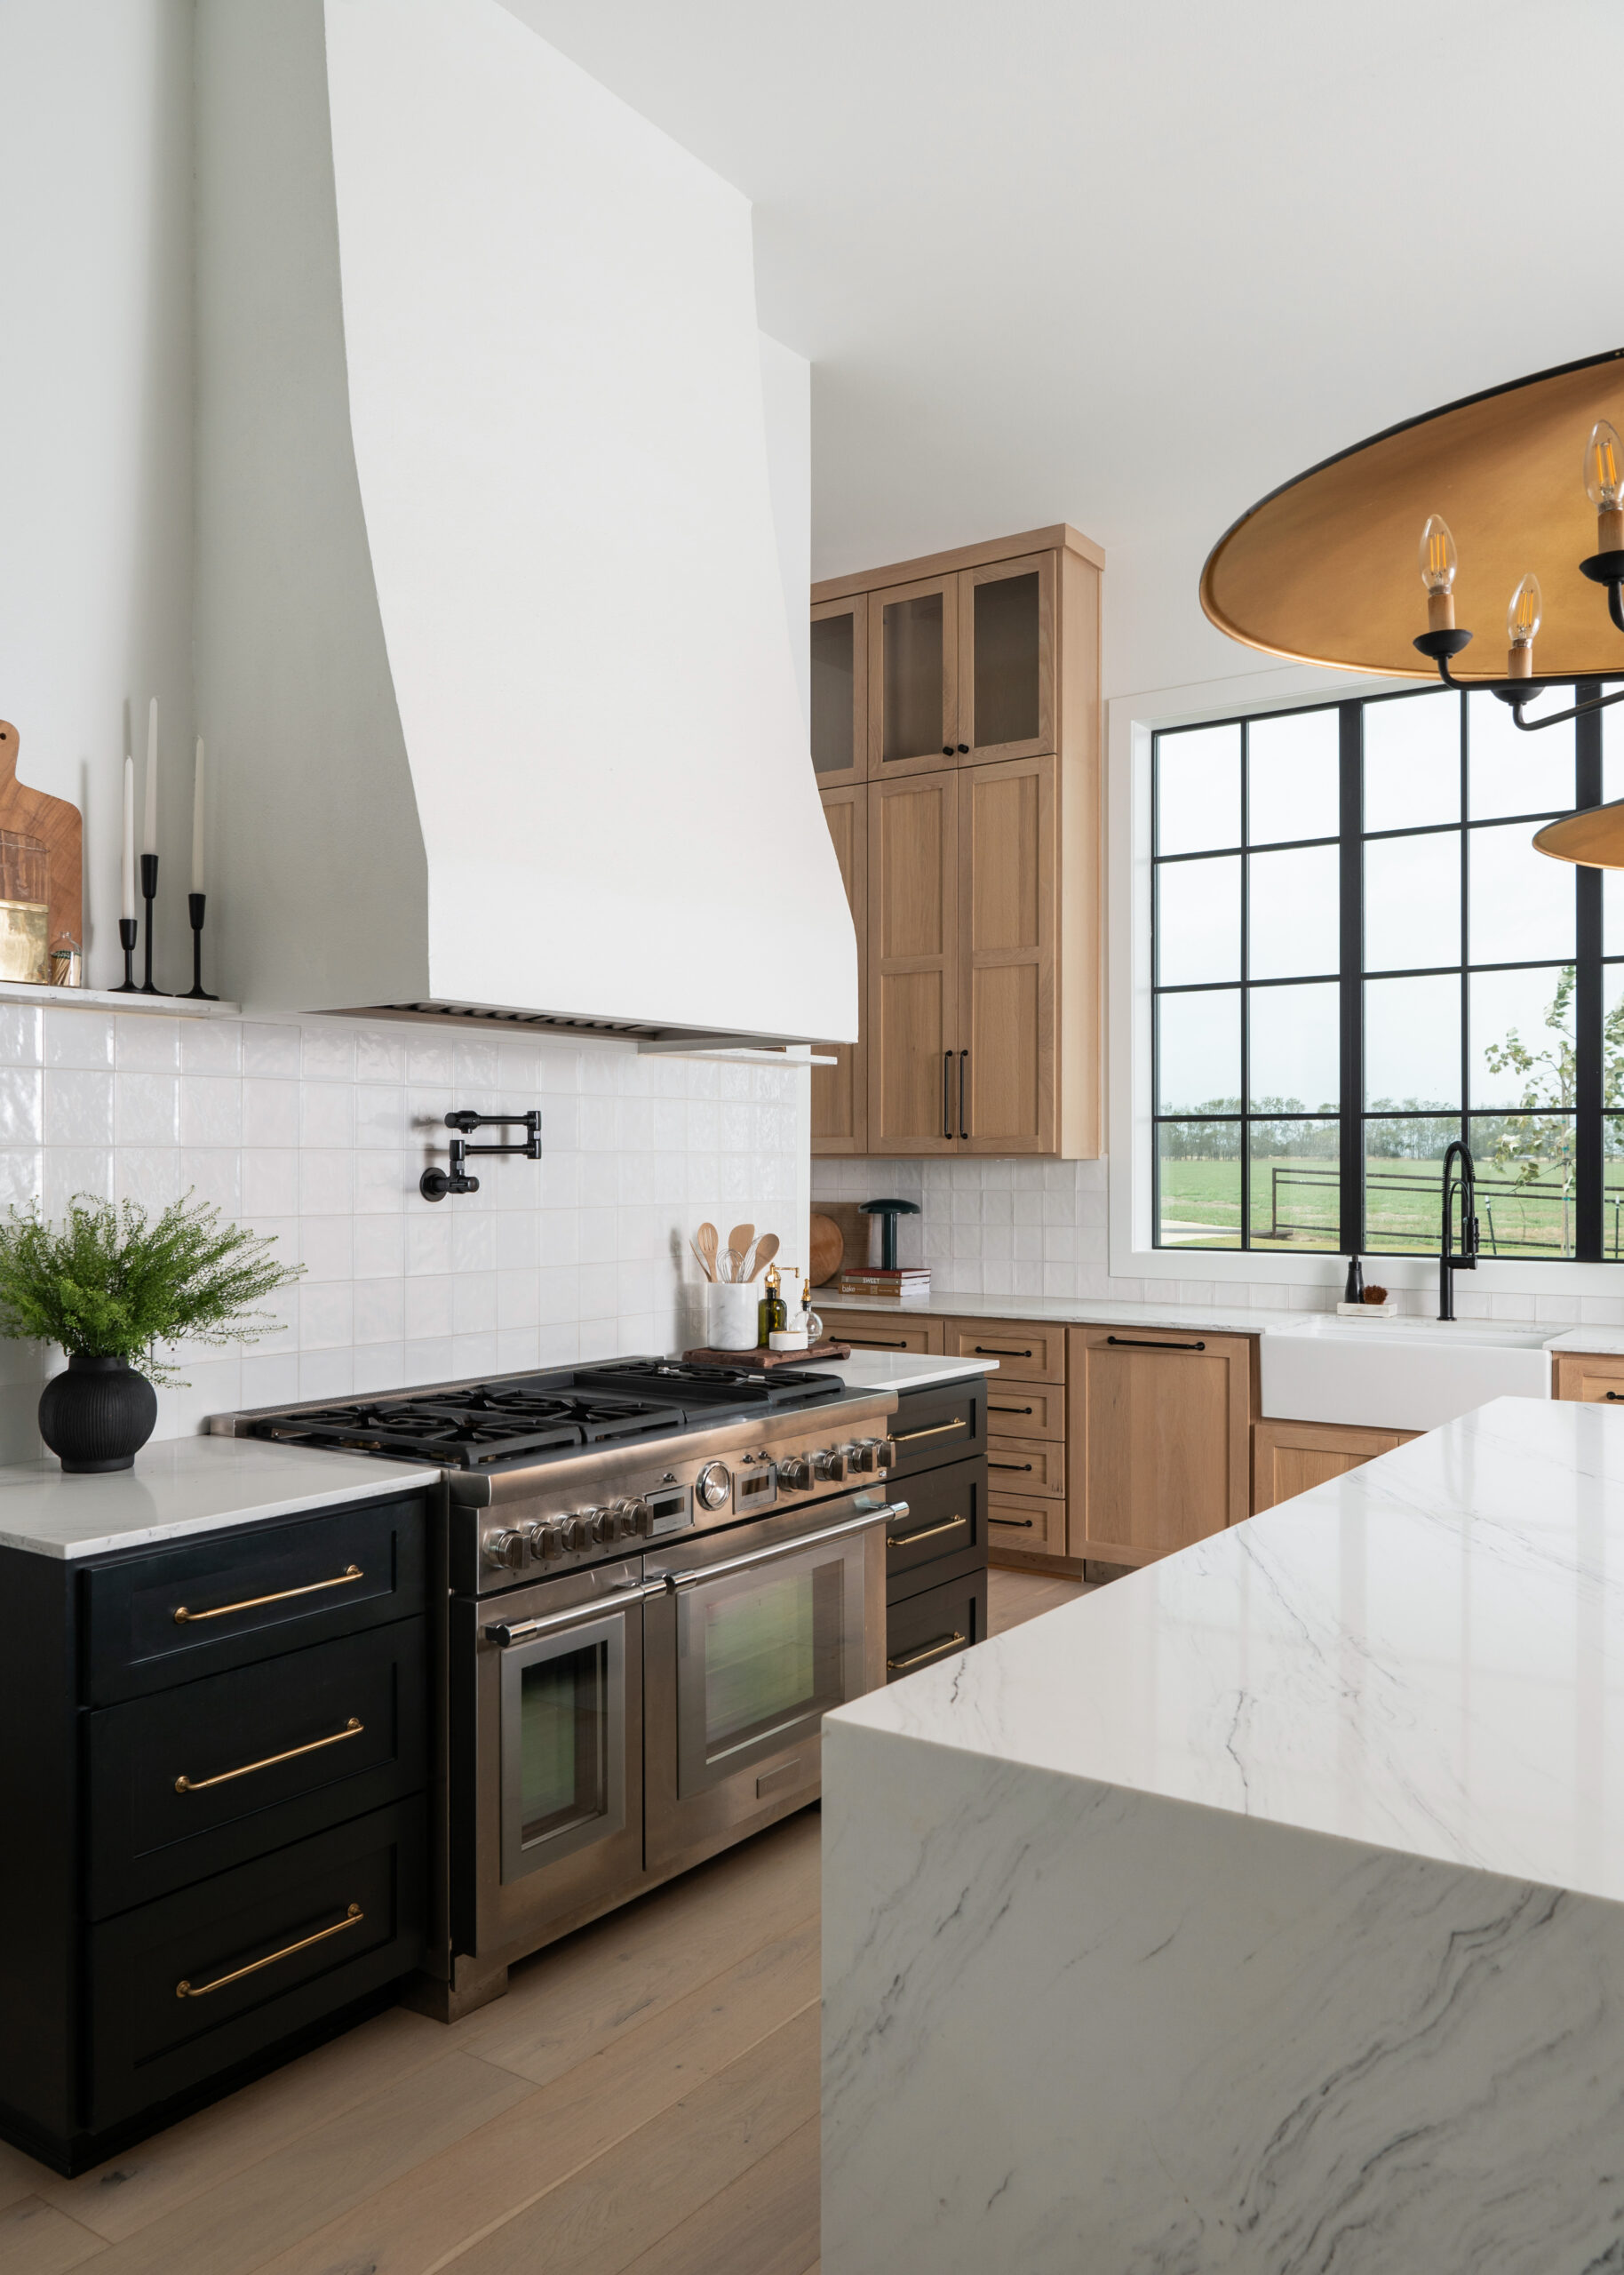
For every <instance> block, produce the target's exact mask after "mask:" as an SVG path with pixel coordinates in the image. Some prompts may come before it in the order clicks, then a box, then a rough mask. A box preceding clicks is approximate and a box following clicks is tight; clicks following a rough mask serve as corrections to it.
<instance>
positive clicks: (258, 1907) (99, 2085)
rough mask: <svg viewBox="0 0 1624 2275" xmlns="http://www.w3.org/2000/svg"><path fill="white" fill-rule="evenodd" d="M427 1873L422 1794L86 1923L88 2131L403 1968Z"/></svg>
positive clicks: (417, 1936) (415, 1933) (419, 1929)
mask: <svg viewBox="0 0 1624 2275" xmlns="http://www.w3.org/2000/svg"><path fill="white" fill-rule="evenodd" d="M424 1879H425V1873H424V1804H423V1803H422V1801H420V1800H417V1801H408V1802H404V1803H402V1804H400V1805H397V1806H396V1807H395V1808H388V1809H379V1810H377V1811H375V1812H374V1813H373V1814H372V1815H371V1816H364V1817H358V1818H356V1819H355V1820H354V1822H353V1823H352V1824H346V1825H342V1826H340V1827H339V1828H338V1830H337V1831H336V1832H323V1833H319V1834H318V1835H317V1836H316V1838H315V1839H314V1840H301V1841H299V1842H298V1843H297V1844H296V1845H295V1846H294V1847H293V1848H284V1849H283V1850H281V1851H280V1852H279V1853H278V1854H277V1855H275V1856H267V1857H262V1858H261V1859H260V1860H259V1862H258V1863H257V1864H247V1865H243V1866H242V1867H241V1868H240V1869H239V1870H238V1871H236V1872H222V1873H220V1874H219V1876H218V1878H216V1879H214V1880H207V1881H205V1882H203V1885H202V1886H201V1887H198V1888H187V1889H185V1890H184V1891H183V1892H182V1893H181V1894H180V1895H179V1896H164V1897H163V1898H162V1900H161V1901H160V1902H158V1903H156V1904H143V1905H141V1906H140V1908H139V1910H138V1911H134V1912H125V1913H123V1916H122V1917H121V1918H119V1919H117V1920H107V1921H105V1922H104V1923H103V1924H102V1925H101V1926H100V1927H99V1928H92V1930H91V1936H90V2014H91V2094H90V2102H91V2106H90V2117H89V2129H90V2130H91V2131H92V2133H97V2132H100V2131H101V2130H102V2129H103V2128H104V2127H107V2126H109V2125H115V2124H117V2123H119V2122H120V2121H121V2120H122V2119H125V2118H128V2117H132V2116H134V2115H135V2114H137V2112H138V2111H141V2110H145V2109H148V2108H151V2107H153V2106H154V2105H155V2104H156V2103H161V2102H163V2101H167V2100H168V2099H169V2098H170V2096H171V2095H175V2094H179V2093H184V2092H186V2091H187V2089H188V2088H189V2087H194V2086H196V2085H200V2084H201V2083H203V2080H204V2079H208V2078H211V2077H214V2076H216V2075H217V2074H218V2073H219V2071H224V2070H228V2069H230V2068H231V2067H232V2066H233V2065H234V2064H235V2063H239V2062H243V2061H245V2060H246V2059H247V2058H248V2057H249V2055H253V2054H257V2053H259V2051H260V2050H261V2048H265V2047H267V2046H274V2045H275V2043H276V2041H277V2040H279V2039H282V2038H287V2037H290V2036H291V2035H292V2033H293V2032H296V2031H300V2030H304V2029H306V2028H307V2027H308V2025H309V2024H312V2023H314V2022H317V2021H319V2020H320V2019H321V2017H322V2016H323V2015H328V2014H331V2013H333V2012H334V2011H335V2010H336V2009H337V2008H340V2007H345V2006H347V2005H348V2004H349V2003H350V2001H351V2000H354V1999H359V1998H362V1997H363V1996H364V1995H365V1993H366V1992H369V1991H374V1990H377V1989H378V1988H379V1987H380V1986H381V1985H382V1984H386V1983H390V1982H393V1981H394V1979H395V1978H396V1977H397V1976H402V1975H405V1974H408V1973H409V1972H410V1969H411V1968H413V1967H415V1966H416V1965H417V1964H418V1960H419V1959H420V1958H421V1956H422V1952H423V1915H424V1895H425V1889H424ZM260 1961H268V1962H269V1963H268V1964H267V1965H260V1964H259V1962H260ZM248 1970H251V1971H248ZM227 1976H235V1978H236V1979H235V1981H232V1982H226V1981H225V1980H224V1978H225V1977H227ZM181 1984H185V1985H187V1990H186V1992H184V1993H183V1992H181V1990H180V1987H179V1986H180V1985H181ZM215 1984H219V1988H218V1989H215V1988H211V1985H215Z"/></svg>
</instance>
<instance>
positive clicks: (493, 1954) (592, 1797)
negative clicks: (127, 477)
mask: <svg viewBox="0 0 1624 2275" xmlns="http://www.w3.org/2000/svg"><path fill="white" fill-rule="evenodd" d="M456 1614H457V1621H458V1625H459V1626H460V1627H461V1628H462V1629H463V1631H464V1635H465V1638H466V1645H468V1646H471V1648H472V1652H473V1659H474V1665H473V1692H474V1699H473V1704H474V1732H473V1738H474V1748H473V1751H474V1762H473V1769H474V1775H473V1779H472V1787H473V1795H474V1810H473V1821H472V1823H471V1824H465V1825H464V1827H463V1828H462V1830H461V1839H460V1841H459V1840H458V1833H457V1831H456V1829H455V1828H454V1832H453V1846H454V1848H456V1847H458V1846H459V1845H460V1846H461V1847H462V1848H463V1849H464V1854H465V1859H466V1851H467V1848H469V1847H471V1848H472V1851H473V1867H474V1869H473V1872H472V1874H471V1876H466V1880H467V1879H468V1878H471V1883H472V1884H471V1888H470V1887H467V1885H466V1880H465V1887H466V1893H467V1894H468V1895H469V1896H471V1899H472V1908H473V1912H474V1918H473V1920H472V1921H471V1922H470V1921H468V1920H467V1919H466V1912H465V1914H464V1934H465V1936H466V1928H467V1927H468V1926H470V1925H471V1926H472V1928H473V1940H472V1943H471V1944H468V1943H467V1942H466V1941H465V1942H464V1948H471V1949H473V1950H474V1951H475V1952H478V1953H479V1954H480V1955H481V1956H482V1957H489V1958H492V1959H495V1958H497V1957H499V1956H500V1954H501V1953H502V1952H506V1951H508V1950H510V1949H516V1948H522V1949H525V1950H531V1949H533V1948H534V1947H535V1946H536V1944H538V1943H540V1942H542V1941H544V1940H545V1939H546V1937H547V1936H550V1935H553V1934H557V1933H559V1932H561V1928H563V1927H564V1926H565V1925H566V1924H573V1922H574V1921H575V1920H577V1919H585V1918H587V1917H590V1916H591V1915H592V1914H593V1912H598V1911H601V1909H602V1908H603V1907H604V1905H605V1904H609V1903H610V1902H612V1901H613V1900H614V1899H615V1897H616V1896H618V1895H623V1894H630V1893H631V1892H632V1891H633V1889H634V1888H636V1887H637V1886H638V1885H639V1884H640V1882H641V1879H642V1865H643V1794H642V1782H643V1781H642V1763H643V1752H642V1688H643V1608H642V1573H641V1565H640V1564H639V1563H638V1562H636V1561H633V1562H628V1563H624V1564H614V1565H608V1566H600V1567H599V1568H598V1569H596V1570H593V1571H591V1572H581V1573H575V1574H570V1575H567V1576H565V1577H561V1578H560V1579H557V1580H552V1581H545V1582H543V1583H541V1584H540V1585H537V1586H536V1587H529V1588H516V1589H513V1590H510V1591H508V1592H507V1593H505V1594H503V1595H500V1596H497V1597H494V1598H492V1597H486V1598H485V1599H484V1600H482V1602H479V1603H477V1604H474V1603H468V1602H466V1600H459V1601H458V1605H457V1607H456Z"/></svg>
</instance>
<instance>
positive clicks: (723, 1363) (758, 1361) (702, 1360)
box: [682, 1343, 851, 1374]
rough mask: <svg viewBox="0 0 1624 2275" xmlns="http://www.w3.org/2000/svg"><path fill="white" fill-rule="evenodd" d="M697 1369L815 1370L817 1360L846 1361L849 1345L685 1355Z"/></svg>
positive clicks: (691, 1352) (768, 1372)
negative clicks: (806, 1368) (813, 1368)
mask: <svg viewBox="0 0 1624 2275" xmlns="http://www.w3.org/2000/svg"><path fill="white" fill-rule="evenodd" d="M682 1356H683V1357H684V1358H685V1359H687V1360H689V1361H691V1363H692V1364H693V1365H695V1366H696V1367H748V1368H749V1369H750V1370H751V1372H752V1374H770V1373H771V1372H772V1370H773V1369H774V1368H775V1367H814V1366H816V1364H817V1361H819V1360H820V1359H849V1358H850V1356H851V1345H850V1344H849V1343H816V1344H814V1345H813V1346H812V1348H811V1349H810V1350H809V1351H685V1352H684V1353H682Z"/></svg>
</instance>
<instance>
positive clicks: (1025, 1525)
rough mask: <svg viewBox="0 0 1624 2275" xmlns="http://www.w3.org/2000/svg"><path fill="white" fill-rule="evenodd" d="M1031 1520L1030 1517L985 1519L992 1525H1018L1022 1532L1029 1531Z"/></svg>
mask: <svg viewBox="0 0 1624 2275" xmlns="http://www.w3.org/2000/svg"><path fill="white" fill-rule="evenodd" d="M987 1522H988V1523H989V1524H993V1525H1018V1526H1019V1527H1020V1529H1021V1530H1022V1531H1023V1532H1031V1529H1032V1525H1033V1519H1032V1518H1031V1517H989V1518H988V1520H987Z"/></svg>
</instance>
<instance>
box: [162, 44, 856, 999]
mask: <svg viewBox="0 0 1624 2275" xmlns="http://www.w3.org/2000/svg"><path fill="white" fill-rule="evenodd" d="M197 93H198V211H199V225H198V226H199V244H198V307H199V315H198V323H199V342H198V406H197V409H198V435H199V443H198V467H197V480H198V499H199V504H198V541H199V600H198V610H197V651H198V715H199V722H200V727H201V730H202V731H203V734H204V735H205V736H206V737H207V738H208V740H209V744H210V750H211V772H212V775H213V778H214V779H215V780H216V781H218V783H219V810H218V812H217V815H216V817H215V834H216V836H217V840H218V844H219V868H218V872H217V874H218V879H219V882H218V891H217V894H214V895H211V923H212V921H213V917H214V914H215V913H216V911H217V910H218V914H219V934H218V938H219V955H220V959H221V970H222V973H223V978H224V984H225V988H226V992H227V993H229V994H232V995H234V996H236V997H239V998H240V999H242V1000H243V1001H244V1002H247V1003H249V1004H251V1005H252V1004H263V1005H267V1006H269V1005H280V1006H283V1007H294V1008H299V1009H303V1010H358V1009H362V1008H371V1007H378V1006H397V1007H398V1006H407V1007H410V1006H423V1005H434V1006H444V1007H455V1008H460V1009H463V1010H474V1011H490V1012H495V1013H498V1014H505V1015H508V1016H514V1015H517V1016H520V1017H523V1018H532V1017H540V1018H545V1019H547V1020H551V1021H559V1022H569V1023H574V1024H577V1025H580V1026H599V1027H602V1028H604V1029H606V1030H608V1031H619V1032H624V1033H629V1034H641V1035H644V1036H649V1037H659V1036H675V1035H681V1034H689V1033H694V1032H699V1033H704V1034H710V1035H731V1036H739V1037H745V1038H769V1039H776V1040H781V1041H806V1040H810V1039H812V1038H821V1039H825V1040H829V1041H843V1040H848V1039H850V1038H851V1037H853V1036H855V1034H856V1009H857V1006H856V947H855V942H854V939H853V935H852V930H851V925H850V922H849V919H848V914H847V910H846V904H845V899H844V896H843V893H842V891H841V887H840V878H839V874H838V872H837V869H836V866H835V861H834V857H833V853H832V849H831V847H830V844H829V841H828V837H827V834H826V832H825V830H824V826H823V821H822V816H821V813H820V811H819V807H818V802H817V796H816V784H815V779H814V777H813V774H812V771H811V767H810V764H809V761H808V750H807V730H806V725H805V722H804V719H803V718H802V715H801V713H800V707H799V703H798V699H797V695H796V688H795V679H794V670H793V665H792V656H791V651H790V644H789V631H788V625H787V620H786V617H785V612H784V593H783V587H782V586H781V585H780V582H779V578H778V568H777V560H776V551H775V539H774V529H773V522H772V513H771V507H770V502H769V497H768V467H767V451H766V445H765V441H764V433H763V423H762V421H763V413H762V402H761V386H760V364H759V360H758V358H759V349H758V337H757V331H756V321H755V306H754V291H753V283H752V262H751V230H750V214H749V209H748V206H747V205H746V204H745V202H744V199H743V198H742V197H741V196H739V195H738V193H737V192H736V191H735V190H734V189H732V188H729V187H728V185H727V184H726V183H724V182H722V181H720V180H719V179H718V178H717V177H716V176H715V175H714V174H712V173H711V172H708V171H707V170H706V169H705V167H704V166H702V165H700V164H698V163H697V161H696V160H695V159H694V158H692V157H691V156H689V155H688V154H687V153H686V152H685V151H683V150H681V149H680V148H678V147H677V146H676V145H675V144H674V143H673V142H672V141H671V140H669V139H668V138H667V137H665V135H663V134H661V133H659V132H657V131H656V130H655V129H654V128H653V127H651V126H649V124H648V123H647V122H646V121H645V120H643V119H641V118H640V117H639V116H637V115H636V114H635V113H634V112H633V111H632V110H630V109H628V108H627V107H626V106H625V104H623V103H621V102H620V101H618V100H617V99H616V98H614V97H613V96H611V95H610V94H609V93H608V92H606V91H605V90H604V89H603V88H602V87H601V86H599V85H598V84H596V83H595V82H594V81H593V80H592V79H590V78H588V77H587V76H585V74H584V73H583V72H581V71H580V70H578V69H577V68H576V67H575V66H574V65H573V64H571V63H569V62H568V61H567V60H565V59H564V58H563V57H561V55H559V54H558V53H556V52H554V51H553V50H552V49H551V48H549V47H547V46H546V45H545V43H543V42H542V41H540V40H539V39H537V37H536V36H535V35H534V34H533V33H531V32H530V31H529V30H528V29H527V28H525V27H523V26H522V25H521V24H520V23H518V22H517V21H516V20H514V19H513V17H512V16H511V15H509V14H508V13H507V12H506V11H505V10H504V9H503V8H502V7H500V6H499V5H498V0H325V4H323V0H201V4H200V7H199V12H198V71H197ZM769 902H771V903H773V904H776V912H777V913H776V917H774V918H771V919H769V916H768V906H769ZM775 933H776V936H777V939H776V942H775V943H774V945H771V946H769V945H768V944H769V942H772V941H773V939H774V935H775Z"/></svg>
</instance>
